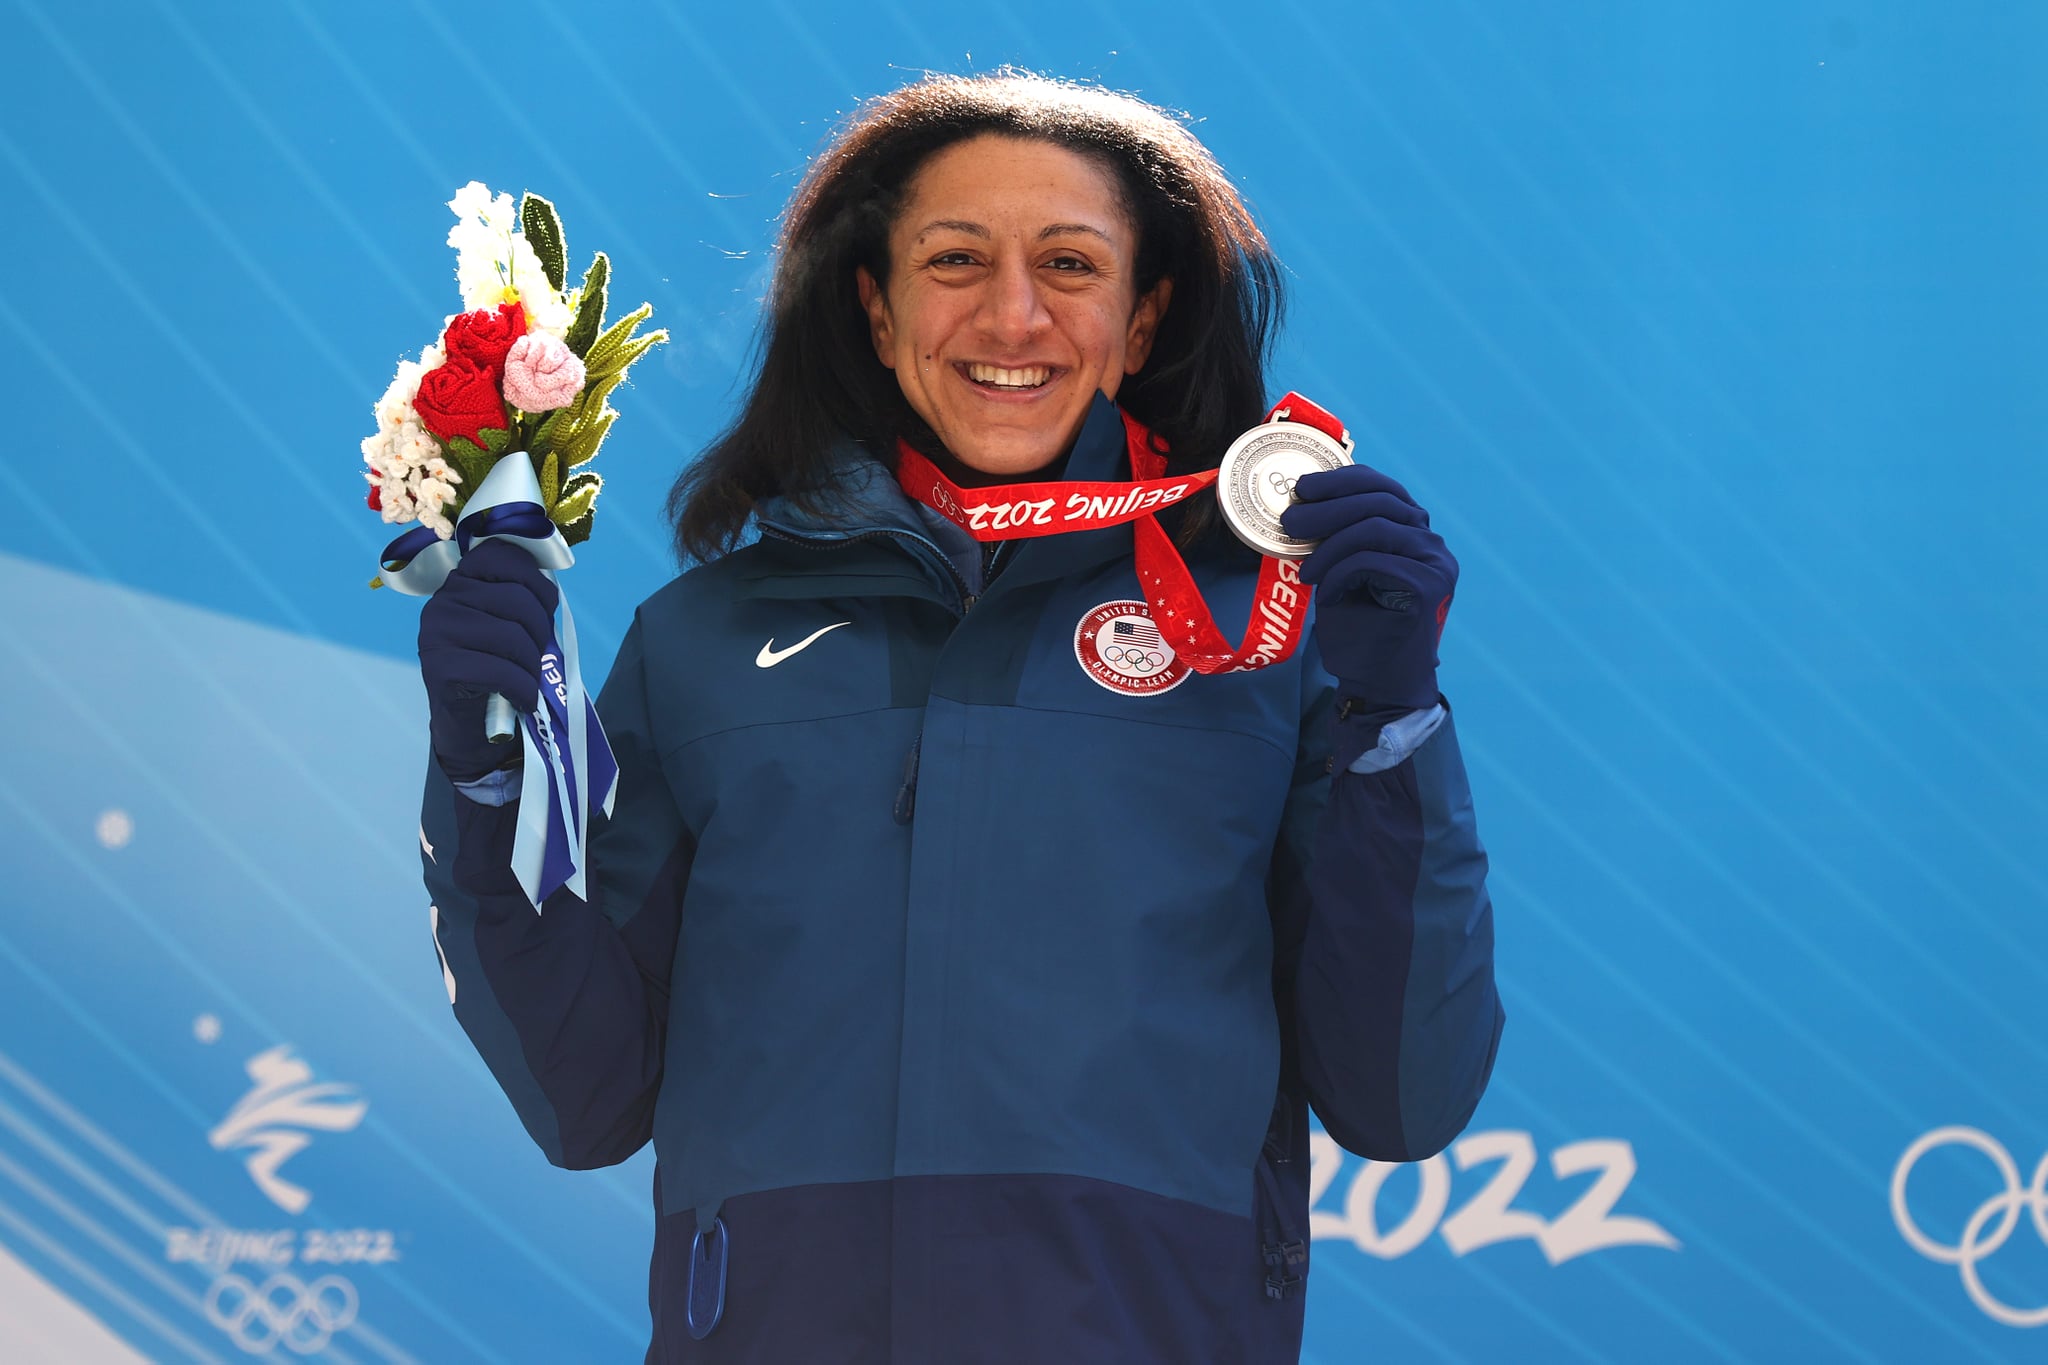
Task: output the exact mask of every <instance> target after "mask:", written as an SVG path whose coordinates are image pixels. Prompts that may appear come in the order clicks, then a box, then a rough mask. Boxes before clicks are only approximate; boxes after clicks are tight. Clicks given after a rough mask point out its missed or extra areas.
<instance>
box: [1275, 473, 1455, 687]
mask: <svg viewBox="0 0 2048 1365" xmlns="http://www.w3.org/2000/svg"><path fill="white" fill-rule="evenodd" d="M1294 496H1295V498H1296V502H1295V504H1294V505H1293V506H1291V507H1289V508H1288V509H1287V510H1286V511H1284V512H1282V513H1281V514H1280V525H1281V527H1282V528H1283V529H1284V530H1285V531H1286V532H1287V534H1288V535H1290V536H1294V537H1296V538H1297V539H1301V540H1318V541H1321V542H1322V543H1321V544H1320V545H1318V546H1316V548H1315V553H1313V554H1311V555H1310V556H1309V557H1308V558H1307V559H1305V560H1303V561H1302V565H1301V579H1302V582H1304V583H1309V584H1312V585H1314V587H1315V592H1316V646H1317V648H1319V649H1320V650H1321V651H1322V654H1323V666H1324V667H1325V668H1327V669H1328V670H1329V671H1330V673H1331V675H1332V676H1334V677H1335V678H1336V679H1337V680H1338V682H1339V683H1340V684H1341V688H1340V693H1341V695H1342V696H1343V698H1344V699H1345V700H1346V701H1347V702H1349V705H1348V706H1347V707H1345V708H1344V709H1345V710H1346V711H1347V712H1357V711H1365V712H1367V713H1370V714H1373V715H1374V716H1375V717H1376V718H1377V719H1380V720H1383V721H1384V720H1392V719H1394V718H1395V717H1397V716H1401V715H1405V714H1407V713H1408V712H1410V711H1417V710H1421V709H1422V708H1424V707H1427V706H1433V705H1435V704H1436V700H1437V690H1436V663H1437V659H1436V643H1437V640H1438V639H1439V638H1440V637H1441V636H1442V634H1443V629H1444V614H1445V613H1446V612H1448V611H1449V610H1450V609H1451V593H1452V591H1453V589H1455V588H1456V587H1457V583H1458V561H1457V560H1455V559H1453V558H1451V552H1450V551H1449V550H1448V549H1446V548H1444V542H1443V537H1441V536H1439V535H1437V533H1436V532H1434V531H1432V530H1430V529H1429V513H1427V512H1425V511H1423V510H1422V509H1421V508H1420V507H1418V506H1416V505H1415V500H1414V499H1413V498H1411V497H1409V496H1408V490H1407V489H1405V488H1403V487H1401V485H1400V484H1398V483H1396V482H1394V481H1393V480H1392V479H1390V478H1388V477H1387V476H1386V475H1384V474H1382V473H1380V472H1379V471H1378V470H1376V469H1372V468H1369V467H1368V466H1366V465H1362V464H1359V465H1347V466H1346V467H1344V468H1342V469H1326V470H1322V471H1319V472H1317V473H1314V474H1304V475H1302V476H1301V480H1300V482H1298V483H1297V484H1295V486H1294Z"/></svg>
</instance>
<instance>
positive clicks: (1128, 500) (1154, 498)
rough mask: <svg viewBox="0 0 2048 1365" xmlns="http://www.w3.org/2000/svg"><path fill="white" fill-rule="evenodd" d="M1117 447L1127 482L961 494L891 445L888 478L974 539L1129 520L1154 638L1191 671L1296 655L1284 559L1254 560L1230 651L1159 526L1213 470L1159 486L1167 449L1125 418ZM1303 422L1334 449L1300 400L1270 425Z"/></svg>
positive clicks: (1289, 564)
mask: <svg viewBox="0 0 2048 1365" xmlns="http://www.w3.org/2000/svg"><path fill="white" fill-rule="evenodd" d="M1121 415H1122V417H1123V419H1124V443H1125V445H1126V446H1127V447H1128V449H1129V451H1130V457H1131V480H1132V481H1131V482H1128V483H1096V482H1082V481H1067V480H1056V481H1053V482H1049V483H1012V484H999V485H996V486H993V487H988V488H962V487H960V485H958V484H956V483H954V482H953V481H952V480H951V479H949V478H947V477H946V476H945V475H944V474H942V473H940V472H939V470H938V467H937V466H936V465H934V464H933V463H932V462H931V461H930V460H928V459H926V458H925V457H924V456H922V455H920V454H918V453H917V451H915V450H913V449H912V448H911V447H910V446H909V444H907V443H905V442H902V441H899V442H897V447H896V448H897V455H898V461H897V467H896V477H897V478H898V479H899V480H900V481H901V482H902V484H903V491H904V492H906V493H908V494H909V495H910V496H911V497H913V498H916V499H917V500H918V501H919V502H921V503H923V504H924V505H925V506H927V507H929V508H931V509H932V510H933V511H935V512H937V513H938V514H939V515H940V516H943V517H945V518H946V519H947V520H949V521H951V522H952V523H953V524H954V525H956V526H958V527H959V528H960V529H961V530H963V531H965V532H967V534H968V535H970V536H973V537H974V538H975V539H976V540H982V541H988V540H1020V539H1026V538H1030V537H1036V536H1057V535H1064V534H1066V533H1067V532H1069V531H1093V530H1097V529H1099V528H1101V527H1104V526H1120V525H1122V524H1123V523H1124V522H1127V521H1130V522H1136V523H1137V524H1136V525H1135V526H1134V527H1132V528H1131V530H1132V535H1133V536H1134V537H1135V540H1136V553H1137V568H1138V584H1139V587H1140V588H1141V589H1142V590H1143V592H1144V594H1145V601H1146V603H1147V604H1148V605H1149V606H1150V607H1151V609H1152V620H1153V622H1154V624H1156V625H1157V626H1158V627H1159V633H1160V635H1162V636H1163V637H1165V639H1166V642H1167V643H1168V644H1170V645H1172V646H1173V652H1174V653H1175V654H1176V655H1178V656H1179V657H1181V658H1183V659H1186V660H1187V662H1188V665H1189V667H1191V668H1193V669H1194V670H1195V672H1197V673H1236V672H1243V671H1245V670H1248V669H1254V668H1265V667H1266V666H1267V665H1269V664H1277V663H1279V662H1280V661H1281V660H1282V659H1285V658H1286V657H1287V656H1288V655H1290V654H1292V653H1293V652H1294V649H1295V646H1296V645H1298V644H1299V643H1300V642H1301V630H1302V625H1303V622H1304V621H1305V619H1306V618H1307V615H1308V611H1307V607H1308V590H1307V589H1306V588H1304V587H1303V586H1302V583H1301V569H1300V566H1299V565H1298V564H1296V563H1295V562H1294V561H1293V560H1291V559H1274V558H1273V557H1272V556H1270V555H1262V556H1260V563H1259V581H1258V586H1257V588H1256V589H1255V590H1254V592H1253V595H1252V615H1251V621H1250V623H1249V624H1248V625H1247V626H1246V627H1245V636H1244V640H1243V641H1242V642H1241V643H1240V644H1239V645H1238V647H1237V648H1236V649H1232V648H1231V647H1230V642H1229V641H1228V640H1226V639H1225V638H1224V637H1223V632H1222V631H1220V630H1218V629H1217V628H1216V618H1215V617H1214V616H1213V615H1212V614H1211V613H1210V611H1209V606H1208V603H1206V602H1204V601H1203V600H1202V592H1201V589H1199V588H1197V587H1196V586H1195V580H1194V575H1192V574H1190V573H1189V572H1188V566H1187V562H1186V561H1185V560H1183V559H1182V558H1181V556H1180V551H1179V550H1177V549H1175V548H1174V544H1173V539H1172V538H1171V537H1170V536H1168V535H1167V534H1166V531H1165V529H1164V528H1163V527H1161V526H1160V525H1159V518H1158V515H1157V514H1158V512H1159V510H1160V509H1161V508H1163V507H1170V506H1172V505H1173V504H1174V503H1177V502H1180V501H1181V500H1183V499H1184V498H1186V497H1188V496H1189V495H1190V494H1193V493H1198V492H1200V491H1201V490H1202V489H1204V488H1207V487H1209V486H1210V485H1211V484H1213V483H1215V482H1216V471H1215V470H1213V469H1204V470H1200V471H1197V472H1196V473H1193V474H1185V475H1181V476H1179V477H1176V478H1167V477H1165V474H1166V455H1165V453H1164V445H1165V443H1164V442H1163V441H1161V440H1160V439H1159V438H1158V437H1156V436H1154V435H1153V434H1152V433H1151V432H1150V431H1148V430H1147V429H1146V428H1145V426H1144V424H1143V423H1141V422H1139V421H1138V420H1137V419H1136V418H1135V417H1132V416H1131V415H1130V414H1129V413H1127V412H1126V413H1122V414H1121ZM1276 416H1277V417H1281V418H1283V419H1284V420H1288V421H1295V422H1303V423H1306V424H1307V425H1310V426H1313V427H1315V428H1317V429H1318V430H1320V431H1322V432H1324V433H1326V434H1327V435H1329V436H1331V437H1333V438H1335V439H1337V440H1340V441H1342V440H1343V439H1344V438H1345V432H1344V426H1343V424H1342V423H1341V422H1339V421H1337V419H1336V418H1334V417H1332V416H1331V415H1330V414H1329V413H1328V412H1326V411H1324V410H1323V409H1322V408H1320V407H1317V406H1316V405H1315V404H1314V403H1311V402H1309V401H1308V400H1307V399H1306V398H1303V397H1302V396H1301V395H1300V394H1296V393H1290V394H1288V395H1287V396H1286V397H1285V398H1283V399H1281V400H1280V402H1279V403H1278V404H1277V405H1276V406H1275V407H1274V409H1273V411H1272V413H1271V414H1269V415H1268V418H1267V420H1269V421H1270V420H1272V419H1273V417H1276Z"/></svg>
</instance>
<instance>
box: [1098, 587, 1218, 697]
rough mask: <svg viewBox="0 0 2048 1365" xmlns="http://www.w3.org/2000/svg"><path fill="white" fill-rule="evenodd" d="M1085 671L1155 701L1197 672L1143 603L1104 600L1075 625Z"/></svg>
mask: <svg viewBox="0 0 2048 1365" xmlns="http://www.w3.org/2000/svg"><path fill="white" fill-rule="evenodd" d="M1074 657H1075V658H1076V659H1078V660H1080V662H1081V668H1082V671H1084V672H1085V673H1087V675H1088V676H1089V677H1091V678H1093V679H1095V681H1097V682H1099V683H1101V684H1102V685H1103V686H1104V687H1106V688H1108V689H1109V690H1110V691H1112V692H1121V693H1123V694H1124V695H1125V696H1127V697H1151V696H1157V695H1158V694H1159V693H1161V692H1170V691H1172V690H1173V689H1174V688H1176V687H1178V686H1180V685H1181V683H1182V682H1184V681H1186V679H1187V676H1188V674H1189V673H1191V672H1192V671H1193V670H1192V669H1190V668H1189V667H1188V666H1187V664H1186V663H1184V662H1182V661H1181V660H1179V659H1176V658H1175V657H1174V656H1173V646H1172V645H1170V644H1168V643H1166V641H1165V640H1164V639H1162V638H1160V634H1159V627H1158V626H1157V625H1155V624H1154V623H1153V621H1152V611H1151V609H1150V608H1149V607H1147V606H1146V605H1145V604H1144V603H1143V602H1133V601H1130V600H1128V599H1127V600H1124V601H1120V602H1104V603H1103V604H1102V605H1101V606H1099V607H1097V608H1095V609H1094V610H1093V611H1091V612H1089V613H1088V614H1087V615H1086V616H1083V617H1082V618H1081V624H1079V625H1077V626H1075V627H1074Z"/></svg>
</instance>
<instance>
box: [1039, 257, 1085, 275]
mask: <svg viewBox="0 0 2048 1365" xmlns="http://www.w3.org/2000/svg"><path fill="white" fill-rule="evenodd" d="M1050 264H1051V266H1052V268H1053V269H1054V270H1059V271H1065V272H1066V273H1068V274H1081V273H1083V272H1085V271H1088V270H1091V269H1093V268H1094V267H1092V266H1090V265H1089V264H1088V262H1086V261H1084V260H1082V259H1081V258H1080V257H1079V256H1055V257H1053V258H1052V261H1051V262H1050Z"/></svg>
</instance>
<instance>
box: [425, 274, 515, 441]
mask: <svg viewBox="0 0 2048 1365" xmlns="http://www.w3.org/2000/svg"><path fill="white" fill-rule="evenodd" d="M525 335H526V310H525V309H524V308H522V307H520V306H519V305H518V304H516V303H508V304H505V305H503V306H502V307H498V308H479V309H477V310H476V311H475V312H473V313H462V314H460V315H458V316H456V317H454V318H451V319H449V322H448V330H447V331H445V332H443V333H442V334H441V346H442V348H443V349H444V350H446V351H447V352H448V358H449V359H450V360H453V359H454V358H455V357H456V356H461V357H462V358H463V359H465V360H470V361H474V362H475V363H476V365H477V366H478V368H480V369H485V370H489V371H490V372H491V373H492V374H494V375H495V374H499V373H502V372H503V370H504V368H505V352H507V351H509V350H511V349H512V343H513V342H515V341H517V340H519V338H521V337H523V336H525ZM434 434H435V435H437V436H438V435H440V433H439V432H435V433H434Z"/></svg>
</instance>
